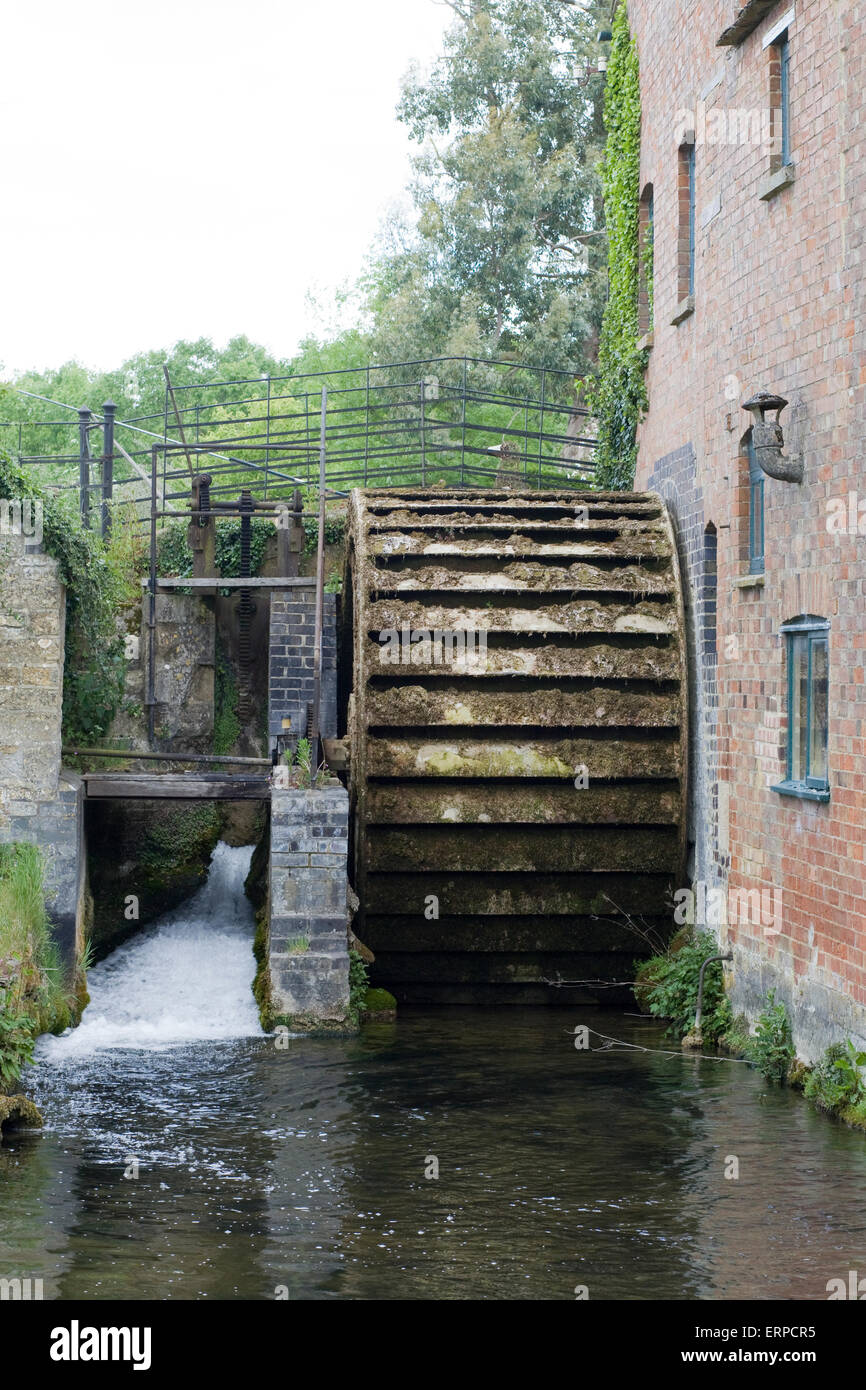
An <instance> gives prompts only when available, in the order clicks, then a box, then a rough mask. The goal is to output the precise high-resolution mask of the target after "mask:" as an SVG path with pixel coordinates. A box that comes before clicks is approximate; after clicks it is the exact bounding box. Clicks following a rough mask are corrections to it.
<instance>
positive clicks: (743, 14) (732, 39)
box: [716, 0, 778, 48]
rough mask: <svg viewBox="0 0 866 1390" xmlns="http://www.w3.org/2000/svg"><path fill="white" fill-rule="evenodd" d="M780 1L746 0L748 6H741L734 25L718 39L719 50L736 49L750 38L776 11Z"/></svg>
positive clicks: (729, 26)
mask: <svg viewBox="0 0 866 1390" xmlns="http://www.w3.org/2000/svg"><path fill="white" fill-rule="evenodd" d="M777 4H778V0H746V4H744V5H741V7H740V9H739V11H738V13H737V15H736V17H735V18H734V21H733V23H732V24H729V25H728V27H727V29H724V30H723V31H722V33H721V34H720V35H719V37H718V38H717V39H716V47H717V48H735V47H736V46H737V44H741V43H742V42H743V39H745V38H748V36H749V34H751V32H752V30H753V29H757V27H758V25H759V24H760V22H761V20H762V19H763V18H764V15H766V14H769V13H770V11H771V10H772V9H775V7H776V5H777Z"/></svg>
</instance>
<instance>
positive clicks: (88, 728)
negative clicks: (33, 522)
mask: <svg viewBox="0 0 866 1390" xmlns="http://www.w3.org/2000/svg"><path fill="white" fill-rule="evenodd" d="M0 498H5V499H8V500H12V499H15V498H32V499H33V500H34V501H41V502H42V531H43V538H42V539H43V545H44V547H45V549H46V551H47V552H48V554H49V555H52V556H53V557H54V559H55V560H57V561H58V563H59V565H60V577H61V579H62V580H63V583H64V584H65V585H66V656H65V662H64V667H63V738H64V740H65V741H66V742H67V743H77V744H83V745H86V744H88V743H95V742H97V741H98V740H99V739H100V738H101V737H102V736H103V734H105V733H106V731H107V729H108V727H109V725H110V724H111V721H112V719H113V718H114V716H115V714H116V713H117V710H118V707H119V705H120V701H121V698H122V695H123V682H124V674H125V669H126V663H125V660H124V655H123V640H122V638H121V637H120V635H119V633H118V630H117V623H116V617H115V615H116V612H117V609H118V606H119V602H118V600H119V594H118V584H117V576H116V574H115V572H114V570H113V568H112V566H111V564H110V563H109V554H108V552H107V550H106V547H105V546H104V545H103V543H102V540H101V539H100V537H99V536H98V535H97V534H96V533H95V532H94V531H85V530H84V529H83V528H82V527H81V526H80V525H79V524H78V522H77V520H76V519H75V518H73V517H72V516H71V515H70V513H69V512H68V511H67V510H66V509H65V508H64V506H63V504H62V503H61V502H60V501H59V500H58V498H57V497H55V496H54V495H53V494H51V493H48V492H46V491H45V490H44V489H43V488H41V487H39V485H38V484H37V483H36V481H35V479H34V478H33V476H32V474H26V473H25V472H24V471H23V470H22V469H21V468H20V467H19V466H18V465H17V464H15V463H14V462H13V460H12V459H11V458H10V457H9V455H8V454H6V453H3V452H2V451H0Z"/></svg>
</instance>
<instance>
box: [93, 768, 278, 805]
mask: <svg viewBox="0 0 866 1390" xmlns="http://www.w3.org/2000/svg"><path fill="white" fill-rule="evenodd" d="M82 781H83V782H84V794H85V796H86V797H87V799H88V801H266V800H268V798H269V797H270V794H271V788H270V781H269V779H268V777H266V776H258V777H250V776H243V775H240V776H230V775H227V774H225V773H218V772H216V773H185V772H163V773H160V772H86V773H85V774H84V776H83V778H82Z"/></svg>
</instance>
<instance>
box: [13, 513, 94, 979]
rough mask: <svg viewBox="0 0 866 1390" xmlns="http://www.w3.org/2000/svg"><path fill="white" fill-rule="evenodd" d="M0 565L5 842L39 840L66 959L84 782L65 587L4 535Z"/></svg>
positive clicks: (79, 885)
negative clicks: (69, 733)
mask: <svg viewBox="0 0 866 1390" xmlns="http://www.w3.org/2000/svg"><path fill="white" fill-rule="evenodd" d="M2 544H3V553H2V561H3V563H2V570H0V844H13V843H23V844H33V845H38V846H39V848H40V849H41V850H42V852H43V855H44V857H45V890H46V905H47V908H48V913H49V916H50V918H51V920H52V923H53V926H54V933H55V937H56V939H57V942H58V945H59V947H60V950H61V955H62V958H63V960H64V963H65V964H66V965H67V967H68V968H71V967H72V965H73V964H74V961H75V953H76V941H77V938H78V932H79V929H80V926H81V914H82V910H83V889H84V866H85V856H84V845H83V834H84V831H83V825H84V818H83V813H82V812H83V808H82V789H81V783H80V781H79V779H78V778H76V777H72V776H68V775H65V774H64V775H63V776H61V754H60V745H61V721H62V715H63V655H64V629H65V619H66V595H65V590H64V587H63V584H62V583H61V580H60V574H59V567H58V564H57V561H56V560H53V559H52V558H51V557H50V556H49V555H46V554H45V553H44V552H43V551H42V550H41V548H40V547H37V546H30V545H27V544H26V542H25V541H24V539H23V538H22V537H18V536H14V535H13V536H4V537H3V541H2Z"/></svg>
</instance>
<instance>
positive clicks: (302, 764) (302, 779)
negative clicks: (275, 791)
mask: <svg viewBox="0 0 866 1390" xmlns="http://www.w3.org/2000/svg"><path fill="white" fill-rule="evenodd" d="M327 771H328V770H327V766H326V764H325V763H319V765H318V766H315V764H314V760H313V747H312V744H311V742H310V740H309V739H308V738H299V739H298V743H297V747H296V748H295V750H294V753H293V752H292V750H291V749H287V750H286V752H285V753H284V754H283V766H282V769H280V770H279V772H280V773H281V775H278V776H277V777H275V779H274V781H275V785H276V786H283V787H295V788H297V789H299V790H301V791H311V790H313V789H314V788H315V787H318V786H320V785H328V784H329V781H330V779H329V778H328V776H327ZM323 777H324V782H323V781H322V779H323Z"/></svg>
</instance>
